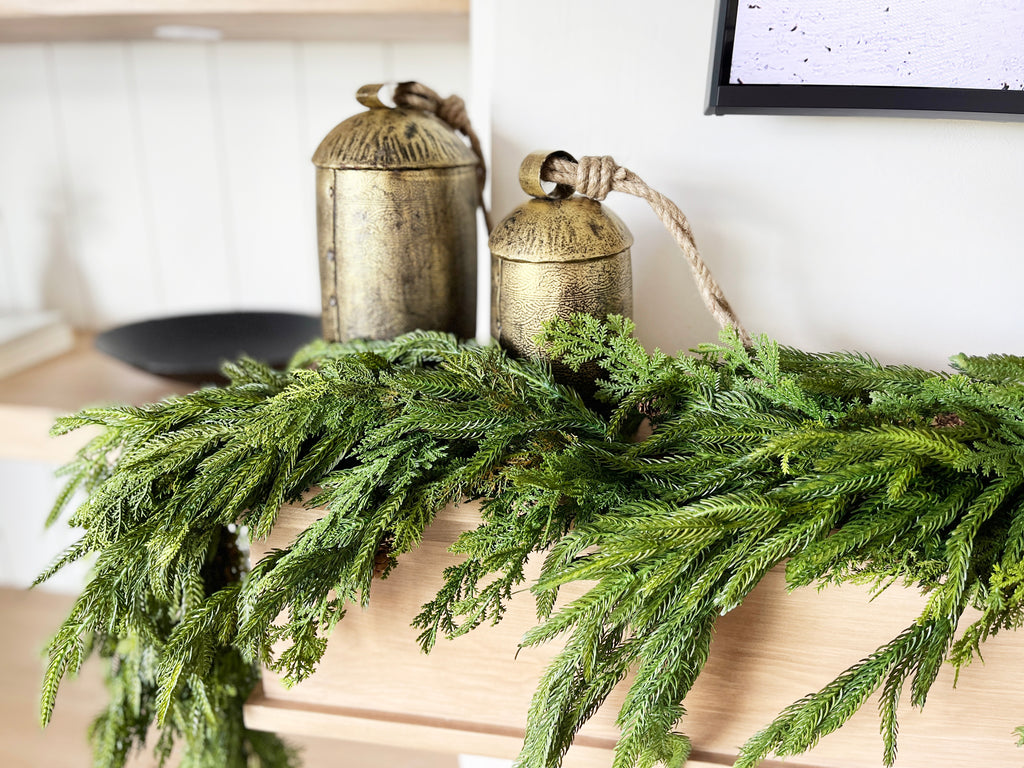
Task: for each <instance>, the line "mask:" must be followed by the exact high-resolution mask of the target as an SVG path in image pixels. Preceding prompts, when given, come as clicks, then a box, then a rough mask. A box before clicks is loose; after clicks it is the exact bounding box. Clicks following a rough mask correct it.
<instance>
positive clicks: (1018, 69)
mask: <svg viewBox="0 0 1024 768" xmlns="http://www.w3.org/2000/svg"><path fill="white" fill-rule="evenodd" d="M729 82H730V83H732V84H768V85H800V84H806V85H884V86H922V87H938V88H985V89H996V90H1022V89H1024V0H739V6H738V8H737V13H736V40H735V44H734V48H733V56H732V68H731V71H730V73H729Z"/></svg>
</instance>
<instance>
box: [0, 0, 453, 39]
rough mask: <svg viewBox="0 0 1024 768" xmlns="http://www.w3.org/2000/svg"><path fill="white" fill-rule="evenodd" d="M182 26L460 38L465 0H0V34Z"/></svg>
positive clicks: (64, 35)
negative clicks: (290, 0)
mask: <svg viewBox="0 0 1024 768" xmlns="http://www.w3.org/2000/svg"><path fill="white" fill-rule="evenodd" d="M182 27H186V28H188V27H191V28H198V29H193V30H192V31H191V35H192V37H193V38H194V39H197V40H207V41H212V40H219V39H225V40H231V39H234V40H367V39H374V40H416V41H421V42H424V41H435V42H440V41H459V40H466V39H467V38H468V35H469V0H296V2H288V0H213V1H212V2H203V0H140V1H139V2H131V0H84V1H83V2H79V1H78V0H0V42H39V41H56V40H118V39H122V40H123V39H139V38H142V39H144V38H152V37H154V36H156V37H171V38H175V37H180V36H182V35H184V36H188V35H189V34H190V32H189V30H187V29H186V30H184V31H183V30H182V29H181V28H182ZM168 28H169V29H168ZM156 30H161V31H156Z"/></svg>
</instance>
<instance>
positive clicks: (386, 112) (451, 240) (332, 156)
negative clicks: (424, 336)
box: [313, 85, 477, 341]
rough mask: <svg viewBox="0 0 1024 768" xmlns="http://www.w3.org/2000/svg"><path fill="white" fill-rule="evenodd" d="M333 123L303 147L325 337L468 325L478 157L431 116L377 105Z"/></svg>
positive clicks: (366, 99) (378, 101)
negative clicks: (311, 171) (315, 142)
mask: <svg viewBox="0 0 1024 768" xmlns="http://www.w3.org/2000/svg"><path fill="white" fill-rule="evenodd" d="M382 87H383V86H381V85H367V86H363V87H362V88H360V89H359V92H358V93H357V94H356V98H357V99H358V100H359V102H360V103H361V104H362V105H363V106H366V107H369V109H368V110H367V111H365V112H362V113H359V114H357V115H354V116H353V117H350V118H349V119H347V120H345V121H344V122H342V123H340V124H339V125H337V126H335V127H334V129H333V130H331V132H330V133H328V134H327V136H326V137H325V138H324V140H323V141H322V142H321V143H320V146H319V147H318V148H317V150H316V153H315V154H314V155H313V163H314V164H315V165H316V166H317V171H316V192H317V195H316V197H317V236H318V241H319V251H320V283H321V289H322V307H323V330H324V338H326V339H328V340H331V341H347V340H349V339H357V338H363V339H387V338H392V337H394V336H397V335H399V334H401V333H405V332H407V331H412V330H415V329H419V328H422V329H431V330H443V331H451V332H454V333H456V334H458V335H459V336H461V337H464V338H465V337H470V336H473V335H474V328H475V322H476V218H475V214H476V201H477V188H476V183H477V181H476V179H477V177H476V165H477V159H476V157H475V156H474V154H473V153H472V152H471V151H470V149H469V147H467V146H466V145H465V144H464V143H463V142H462V140H461V139H459V137H458V136H457V135H456V133H455V132H454V131H453V130H452V129H451V128H450V127H449V126H448V125H446V124H445V123H444V122H442V121H441V120H440V119H439V118H438V117H436V116H435V115H433V114H430V113H428V112H423V111H420V110H416V109H403V108H391V107H388V106H387V105H386V104H385V103H384V102H383V101H382V98H381V95H380V91H381V89H382Z"/></svg>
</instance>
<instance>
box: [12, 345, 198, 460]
mask: <svg viewBox="0 0 1024 768" xmlns="http://www.w3.org/2000/svg"><path fill="white" fill-rule="evenodd" d="M192 389H194V387H193V386H191V385H188V384H183V383H181V382H177V381H173V380H171V379H166V378H162V377H159V376H153V375H151V374H148V373H145V372H143V371H139V370H136V369H134V368H131V367H130V366H128V365H125V364H124V363H121V362H119V361H117V360H114V359H113V358H111V357H108V356H107V355H104V354H103V353H102V352H100V351H98V350H97V349H95V347H94V346H93V337H92V336H90V335H87V334H79V335H78V336H76V339H75V346H74V348H73V349H72V350H71V351H70V352H68V353H67V354H64V355H60V356H58V357H55V358H53V359H52V360H47V361H46V362H43V363H40V364H39V365H35V366H33V367H31V368H28V369H26V370H24V371H20V372H18V373H15V374H13V375H11V376H7V377H4V378H0V458H4V459H15V460H25V461H46V462H52V463H57V464H60V463H63V462H65V461H68V460H69V459H70V458H71V457H72V456H73V455H74V453H75V451H77V450H78V448H79V447H81V446H82V445H84V444H85V442H86V441H87V440H88V439H89V438H90V437H91V436H92V435H93V434H95V431H90V430H87V429H83V430H78V431H76V432H73V433H71V434H70V435H65V436H63V437H59V438H51V437H50V436H49V433H50V428H51V427H52V426H53V422H54V420H55V419H56V418H57V417H58V416H60V415H61V414H64V413H72V412H74V411H77V410H79V409H81V408H84V407H86V406H89V405H100V404H112V403H125V404H129V405H142V404H144V403H151V402H155V401H157V400H161V399H163V398H165V397H167V396H169V395H174V394H183V393H185V392H189V391H191V390H192Z"/></svg>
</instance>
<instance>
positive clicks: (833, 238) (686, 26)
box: [473, 0, 1024, 367]
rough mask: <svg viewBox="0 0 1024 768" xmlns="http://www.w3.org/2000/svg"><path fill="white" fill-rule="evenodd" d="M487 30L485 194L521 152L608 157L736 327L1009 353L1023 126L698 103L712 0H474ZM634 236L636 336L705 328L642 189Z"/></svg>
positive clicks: (624, 212)
mask: <svg viewBox="0 0 1024 768" xmlns="http://www.w3.org/2000/svg"><path fill="white" fill-rule="evenodd" d="M473 12H474V13H478V12H479V13H482V14H486V15H488V16H490V17H491V18H492V19H493V21H492V26H493V28H494V29H495V30H496V31H497V33H496V34H495V36H494V38H493V40H492V41H491V42H489V43H488V44H487V45H476V44H475V43H474V47H473V66H474V68H476V69H483V70H486V71H489V72H490V73H491V83H490V94H491V103H492V108H491V114H490V118H491V120H492V123H493V131H494V133H493V136H492V139H493V146H494V178H495V184H494V201H495V204H494V207H495V211H496V213H497V214H498V217H499V218H500V217H501V216H503V215H504V214H505V213H507V212H508V211H509V210H510V209H511V208H512V207H513V206H514V205H516V204H518V203H519V202H520V201H521V200H522V199H523V194H522V193H521V192H520V191H519V190H518V185H517V183H516V168H517V166H518V163H519V161H520V160H521V159H522V157H523V156H524V155H525V154H526V153H527V152H529V151H532V150H534V149H538V148H551V149H564V150H567V151H569V152H571V153H573V154H575V155H577V156H579V155H584V154H594V155H601V154H609V155H612V156H614V157H615V159H616V160H617V161H618V162H619V163H621V164H623V165H626V166H627V167H629V168H631V169H632V170H634V171H635V172H637V173H638V174H639V175H640V176H641V177H643V178H644V179H645V180H646V181H647V182H648V183H650V184H651V185H652V186H653V187H655V188H656V189H658V190H659V191H661V192H663V193H664V194H666V195H668V196H669V197H670V198H672V199H673V200H674V201H675V202H676V203H677V204H678V205H679V206H680V208H682V209H683V211H685V212H686V213H687V215H688V216H689V218H690V220H691V223H692V225H693V228H694V232H695V234H696V237H697V242H698V245H699V246H700V247H701V250H702V252H703V254H704V257H705V259H706V260H707V262H708V263H709V264H710V266H711V268H712V270H713V272H714V274H715V276H716V277H717V278H718V280H719V282H720V283H721V284H722V286H723V289H724V291H725V293H726V295H727V297H728V298H729V299H730V301H731V302H732V305H733V307H734V308H735V309H736V310H737V312H738V313H739V315H740V317H741V319H742V321H743V322H744V323H745V324H746V325H747V326H748V328H749V329H751V330H752V331H754V332H764V333H768V334H770V335H772V336H774V337H776V338H778V339H780V340H781V341H782V342H784V343H787V344H791V345H796V346H801V347H805V348H809V349H816V350H826V349H839V348H847V349H850V348H856V349H859V350H862V351H864V352H868V353H871V354H875V355H877V356H879V357H881V358H882V359H884V360H886V361H890V362H906V363H913V364H919V365H923V366H926V367H941V366H943V365H944V364H945V361H946V359H947V357H948V356H949V355H950V354H953V353H956V352H960V351H966V352H970V353H988V352H1006V353H1017V354H1021V353H1024V302H1021V300H1020V298H1019V294H1020V286H1021V285H1022V284H1024V259H1022V258H1021V257H1022V256H1024V248H1022V246H1021V240H1020V222H1021V220H1022V215H1021V205H1022V202H1024V123H1022V122H1017V123H997V122H982V121H973V120H935V119H897V118H868V117H856V118H855V117H831V118H829V117H772V116H745V115H737V116H728V117H710V116H705V115H704V114H703V107H704V102H705V91H706V86H707V74H708V63H709V60H710V50H711V44H712V35H713V32H712V26H713V13H714V3H713V2H710V0H703V1H702V2H697V1H696V0H683V1H680V0H631V1H630V2H628V3H624V2H619V1H618V0H560V2H556V3H552V2H548V1H542V0H478V1H477V2H476V3H474V7H473ZM608 203H609V204H610V205H611V207H612V208H613V209H614V210H615V211H616V212H617V213H619V214H620V216H622V217H623V218H624V220H625V221H626V223H627V224H628V225H629V226H630V228H631V229H632V230H633V233H634V235H635V236H636V245H635V246H634V249H633V259H634V262H633V263H634V284H635V292H636V311H635V315H636V320H637V323H638V326H639V332H640V336H641V338H642V339H643V340H644V341H645V342H647V343H649V344H652V345H653V344H656V345H660V346H661V347H663V348H665V349H667V350H673V351H674V350H676V349H679V348H688V347H691V346H693V345H694V344H695V343H698V342H701V341H705V340H713V339H714V337H715V333H716V328H715V326H714V323H713V322H712V321H711V320H710V318H709V317H708V316H707V314H706V312H705V311H704V309H703V308H702V306H701V305H700V303H699V297H698V296H697V294H696V291H695V289H693V288H692V287H691V283H690V278H689V276H688V272H687V270H686V268H685V267H684V266H683V264H682V260H681V256H679V255H678V254H677V252H676V249H675V246H674V245H673V243H672V241H671V240H670V239H669V237H668V235H667V234H666V233H665V232H664V230H663V229H662V228H661V224H660V223H659V222H658V221H657V220H656V219H655V218H654V215H653V213H651V212H650V210H649V209H648V208H647V207H646V204H645V203H642V202H640V201H637V200H635V199H631V198H627V197H625V196H623V195H619V194H613V195H612V196H611V197H610V198H609V200H608Z"/></svg>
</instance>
